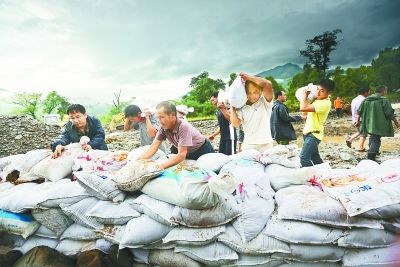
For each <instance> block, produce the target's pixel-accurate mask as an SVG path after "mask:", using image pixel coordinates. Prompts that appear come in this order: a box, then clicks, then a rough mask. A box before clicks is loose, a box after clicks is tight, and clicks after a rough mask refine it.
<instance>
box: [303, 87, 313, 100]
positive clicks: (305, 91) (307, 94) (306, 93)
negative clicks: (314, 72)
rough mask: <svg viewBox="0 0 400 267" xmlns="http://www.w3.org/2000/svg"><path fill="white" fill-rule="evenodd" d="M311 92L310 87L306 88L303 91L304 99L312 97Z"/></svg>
mask: <svg viewBox="0 0 400 267" xmlns="http://www.w3.org/2000/svg"><path fill="white" fill-rule="evenodd" d="M310 93H311V91H310V90H309V89H308V87H306V88H304V90H303V99H307V97H308V96H309V95H310Z"/></svg>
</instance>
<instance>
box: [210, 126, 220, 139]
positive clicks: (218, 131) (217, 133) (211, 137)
mask: <svg viewBox="0 0 400 267" xmlns="http://www.w3.org/2000/svg"><path fill="white" fill-rule="evenodd" d="M220 132H221V129H220V128H218V130H216V131H215V132H213V133H212V134H211V135H209V136H208V139H209V140H213V139H214V137H216V136H217V135H219V133H220Z"/></svg>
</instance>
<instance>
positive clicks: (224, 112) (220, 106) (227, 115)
mask: <svg viewBox="0 0 400 267" xmlns="http://www.w3.org/2000/svg"><path fill="white" fill-rule="evenodd" d="M218 109H219V110H220V111H221V113H222V115H224V118H225V119H226V120H227V121H229V123H230V122H231V114H230V112H229V110H228V109H227V108H226V107H225V105H224V103H218Z"/></svg>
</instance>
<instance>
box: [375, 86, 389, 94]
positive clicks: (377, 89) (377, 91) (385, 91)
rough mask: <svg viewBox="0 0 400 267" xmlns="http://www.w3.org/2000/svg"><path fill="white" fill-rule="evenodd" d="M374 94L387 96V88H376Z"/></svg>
mask: <svg viewBox="0 0 400 267" xmlns="http://www.w3.org/2000/svg"><path fill="white" fill-rule="evenodd" d="M376 93H378V94H380V95H382V96H384V95H386V94H387V86H386V85H379V86H378V87H376Z"/></svg>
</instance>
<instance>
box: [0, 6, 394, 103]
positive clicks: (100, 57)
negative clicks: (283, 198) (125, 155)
mask: <svg viewBox="0 0 400 267" xmlns="http://www.w3.org/2000/svg"><path fill="white" fill-rule="evenodd" d="M399 10H400V1H391V0H381V1H375V0H364V1H357V0H338V1H319V0H302V1H291V0H249V1H239V0H219V1H213V0H204V1H194V0H186V1H185V0H169V1H163V0H138V1H136V0H115V1H106V0H82V1H68V0H40V1H39V0H19V1H13V0H0V36H1V40H0V88H1V89H5V90H7V91H9V92H23V91H27V92H43V93H47V92H49V91H51V90H56V91H58V92H59V93H60V94H62V95H64V96H67V97H68V98H72V99H86V100H87V101H92V100H93V101H97V102H108V103H111V99H112V98H113V93H114V92H117V91H119V90H122V97H123V98H126V99H128V98H131V97H133V96H139V97H140V96H148V97H152V98H154V99H157V100H164V99H174V98H177V97H179V96H182V95H183V94H184V93H186V92H187V91H188V89H189V82H190V78H191V77H193V76H196V75H198V74H200V73H201V72H202V71H208V72H209V73H210V76H211V77H216V78H222V79H225V80H227V79H228V77H229V74H230V73H232V72H240V71H245V72H249V73H254V74H255V73H259V72H261V71H264V70H267V69H270V68H273V67H275V66H277V65H282V64H285V63H288V62H292V63H297V64H299V65H300V66H302V65H303V64H304V62H305V59H304V58H302V57H300V56H299V50H300V49H303V48H304V44H305V40H306V39H309V38H312V37H313V36H315V35H318V34H321V33H323V32H324V31H328V30H334V29H337V28H340V29H342V30H343V34H342V35H341V36H340V38H342V39H343V42H342V43H341V44H340V45H339V47H338V49H337V51H335V52H334V53H333V54H332V60H331V64H332V65H342V66H358V65H361V64H369V63H370V62H371V60H372V59H373V58H374V57H376V56H377V54H378V52H379V51H380V50H382V49H383V48H385V47H396V46H399V44H400V34H399V30H398V29H399V28H400V16H399V15H398V11H399ZM83 104H84V103H83Z"/></svg>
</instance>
